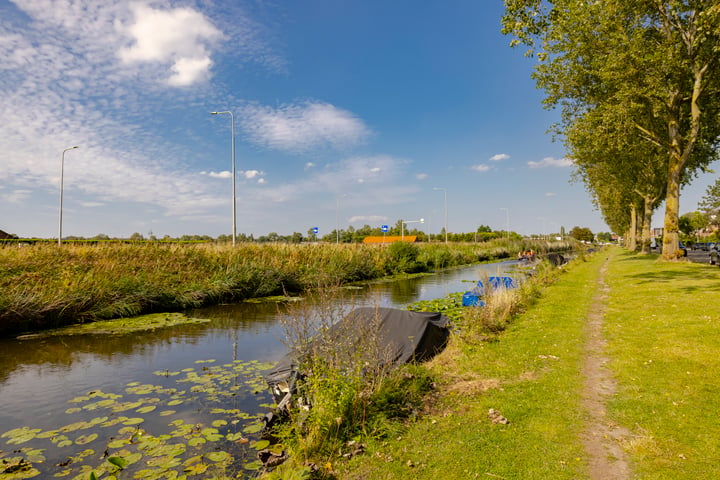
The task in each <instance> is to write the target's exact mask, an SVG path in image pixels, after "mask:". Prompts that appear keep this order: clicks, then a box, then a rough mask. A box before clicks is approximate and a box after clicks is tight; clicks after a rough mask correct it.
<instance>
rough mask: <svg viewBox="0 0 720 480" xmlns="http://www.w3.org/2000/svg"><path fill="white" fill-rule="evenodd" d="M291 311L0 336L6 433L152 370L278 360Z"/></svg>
mask: <svg viewBox="0 0 720 480" xmlns="http://www.w3.org/2000/svg"><path fill="white" fill-rule="evenodd" d="M515 264H516V262H502V263H498V264H490V265H485V266H478V265H475V266H472V267H466V268H460V269H455V270H450V271H446V272H442V273H439V274H436V275H432V276H425V277H418V278H413V279H405V280H400V281H394V282H387V283H377V284H372V285H369V286H365V287H362V288H357V289H351V290H345V291H344V292H343V293H342V294H338V295H337V296H336V297H335V298H334V300H333V302H335V304H334V305H332V306H331V307H330V308H331V310H332V311H336V312H340V311H347V310H349V309H350V308H353V307H355V306H375V305H378V306H391V307H399V308H401V307H404V306H405V305H407V304H409V303H412V302H415V301H418V300H431V299H434V298H439V297H443V296H445V295H447V294H449V293H452V292H462V291H465V290H468V289H469V288H470V287H471V286H472V283H474V282H476V281H477V280H478V279H480V278H481V277H482V276H483V275H487V274H497V273H501V272H504V271H507V270H509V269H511V268H513V267H514V265H515ZM314 301H315V300H313V299H307V300H305V305H304V306H301V307H300V308H301V309H302V308H314V306H313V302H314ZM288 311H289V310H288V306H286V305H282V304H280V305H278V304H274V303H241V304H232V305H218V306H213V307H207V308H202V309H197V310H192V311H189V312H187V314H188V315H189V316H193V317H199V318H207V319H210V322H208V323H200V324H187V325H179V326H175V327H170V328H165V329H157V330H153V331H144V332H138V333H129V334H123V335H82V336H66V337H50V338H44V339H34V340H24V341H18V340H13V339H4V340H0V404H1V405H3V408H2V410H0V425H1V426H2V428H0V430H2V431H6V430H9V429H11V428H15V427H20V426H24V425H35V424H36V423H37V422H40V423H43V425H38V428H52V427H53V425H52V424H53V421H55V422H58V421H60V422H62V419H60V420H57V418H55V417H57V414H58V413H62V412H64V411H65V410H66V409H67V407H68V405H67V402H68V400H70V399H72V398H73V397H75V396H77V395H80V394H84V393H87V392H88V391H91V390H95V389H102V390H103V391H106V392H116V393H122V392H123V390H124V388H125V385H126V384H128V383H130V382H146V383H155V382H157V381H158V379H157V376H156V375H153V372H155V371H158V370H170V371H173V370H181V369H183V368H189V367H194V366H195V363H194V362H195V361H196V360H202V359H216V360H217V362H219V363H226V362H232V361H233V360H245V361H247V360H259V361H261V362H266V361H275V360H277V359H279V358H280V357H281V356H282V354H283V353H284V352H285V350H286V347H285V345H284V344H283V339H284V337H285V332H284V331H283V328H282V325H281V319H282V318H283V316H286V315H289V313H288ZM293 315H297V313H293ZM246 408H249V407H246ZM258 408H259V407H258ZM0 433H1V432H0ZM0 449H1V448H0Z"/></svg>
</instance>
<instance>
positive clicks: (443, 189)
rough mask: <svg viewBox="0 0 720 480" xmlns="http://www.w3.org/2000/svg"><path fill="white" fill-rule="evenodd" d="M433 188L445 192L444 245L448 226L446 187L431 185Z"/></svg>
mask: <svg viewBox="0 0 720 480" xmlns="http://www.w3.org/2000/svg"><path fill="white" fill-rule="evenodd" d="M433 190H442V191H443V192H444V194H445V245H447V243H448V227H447V213H448V212H447V188H442V187H433Z"/></svg>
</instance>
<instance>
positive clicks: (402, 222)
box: [400, 218, 425, 242]
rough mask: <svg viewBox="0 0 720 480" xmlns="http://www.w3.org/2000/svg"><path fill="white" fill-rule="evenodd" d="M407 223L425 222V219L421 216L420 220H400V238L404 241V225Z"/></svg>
mask: <svg viewBox="0 0 720 480" xmlns="http://www.w3.org/2000/svg"><path fill="white" fill-rule="evenodd" d="M408 223H425V219H424V218H421V219H420V220H400V234H401V236H400V238H401V239H402V241H403V242H404V241H405V225H406V224H408Z"/></svg>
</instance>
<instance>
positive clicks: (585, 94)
mask: <svg viewBox="0 0 720 480" xmlns="http://www.w3.org/2000/svg"><path fill="white" fill-rule="evenodd" d="M505 5H506V13H505V16H504V17H503V32H504V33H507V34H512V35H514V36H515V38H514V39H513V40H512V42H511V44H512V45H517V44H520V43H524V44H526V45H527V46H528V47H529V49H530V50H529V52H528V53H529V54H530V55H536V56H537V58H538V60H539V64H538V66H537V67H536V70H535V73H534V77H535V78H536V80H537V82H538V86H539V87H541V88H543V89H544V90H545V91H546V93H547V98H546V100H545V103H546V104H547V105H548V106H551V107H554V106H557V105H560V106H561V107H562V113H563V124H562V125H561V127H560V128H559V131H560V133H564V131H565V129H566V128H567V127H568V126H569V125H572V123H573V122H574V121H575V119H576V118H578V117H582V116H583V115H584V114H585V112H587V111H588V109H591V108H593V107H596V106H598V105H603V106H604V107H606V108H607V112H608V113H609V112H612V113H613V114H614V116H615V117H616V118H626V119H627V122H629V123H630V124H632V125H633V131H634V132H635V133H636V134H637V135H639V136H640V137H641V138H643V139H644V140H645V141H647V142H650V143H651V144H653V145H655V146H657V147H658V148H660V149H661V150H662V151H663V153H664V154H665V156H666V157H667V169H666V170H665V175H666V178H665V183H666V188H665V203H666V209H665V219H664V231H665V235H664V237H663V256H664V257H665V258H673V257H675V251H676V250H678V240H679V238H678V211H679V198H680V186H681V183H682V181H683V178H684V177H690V176H692V174H693V173H694V172H695V171H697V170H699V169H704V168H705V167H706V166H707V165H708V164H709V163H710V162H711V161H712V160H713V159H714V158H716V155H717V152H716V151H715V149H714V148H713V146H714V145H715V143H716V141H717V139H718V135H719V134H720V122H718V121H717V119H718V113H719V112H720V95H718V85H719V84H720V62H719V61H718V58H719V55H718V54H719V53H720V48H719V45H720V8H718V5H717V2H713V1H702V0H654V1H649V0H644V1H633V2H628V1H625V0H603V1H594V2H578V1H576V0H505Z"/></svg>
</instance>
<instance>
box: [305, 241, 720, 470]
mask: <svg viewBox="0 0 720 480" xmlns="http://www.w3.org/2000/svg"><path fill="white" fill-rule="evenodd" d="M608 258H609V260H607V262H608V269H607V273H606V274H605V281H606V283H607V285H608V286H609V294H608V297H607V298H606V299H605V301H604V308H605V315H604V321H603V325H604V326H603V335H604V337H605V338H606V340H607V345H606V348H605V350H604V353H605V355H606V356H607V357H608V358H609V360H610V361H609V363H608V366H609V368H610V371H611V373H612V375H613V377H614V378H615V381H616V383H617V388H616V393H615V394H614V395H612V396H611V397H609V398H606V399H605V402H606V406H607V420H608V422H609V423H611V424H618V425H621V426H623V427H625V428H626V429H627V430H628V431H629V433H628V434H626V435H625V436H624V437H622V438H621V439H620V440H618V442H619V443H620V444H621V446H622V449H623V451H624V452H625V453H626V455H627V458H628V463H629V465H630V469H631V472H632V473H631V475H630V478H642V479H658V478H660V479H677V478H698V479H705V478H707V479H710V478H718V476H720V446H719V445H718V442H717V438H720V421H718V416H717V411H718V406H719V404H720V400H719V399H720V376H719V375H718V373H717V372H718V371H720V369H719V368H718V367H720V365H719V364H720V357H719V356H718V355H717V352H719V351H720V335H719V334H720V331H719V330H720V324H719V322H718V320H720V306H718V305H719V303H718V302H717V299H716V297H717V293H718V291H720V269H717V268H715V267H710V266H708V265H701V264H692V263H687V262H675V263H667V262H663V261H661V260H660V259H659V258H658V256H657V255H648V256H637V255H633V254H629V253H624V252H623V251H621V250H619V249H614V250H610V251H607V252H603V253H602V254H600V255H595V256H593V257H590V258H588V259H586V260H583V261H580V262H574V263H573V264H571V265H569V266H568V268H567V271H566V272H565V273H563V274H562V275H561V276H560V277H559V278H557V279H556V281H555V282H554V283H553V284H552V286H550V287H548V288H544V289H542V290H541V291H540V292H539V297H538V296H537V295H538V293H537V291H536V292H535V293H532V292H531V297H532V296H533V295H535V296H536V297H537V301H535V302H534V303H533V304H532V305H530V306H529V307H525V308H524V309H525V311H524V313H521V314H520V315H518V316H517V317H516V318H514V319H513V321H512V322H510V323H509V325H508V326H507V328H506V329H505V330H504V331H503V332H502V333H500V334H499V335H497V336H486V337H485V338H484V339H483V340H482V341H477V340H478V338H479V336H478V335H466V336H464V337H463V336H459V335H456V336H455V337H454V338H453V341H452V343H451V345H450V346H449V348H448V349H446V351H445V352H443V353H442V354H441V355H440V356H438V357H436V359H434V360H433V361H432V362H430V363H429V364H427V365H425V366H424V367H423V368H424V369H425V373H424V374H422V375H420V374H418V377H424V376H426V375H430V376H431V377H432V378H433V379H434V381H435V384H436V388H435V389H434V391H433V392H434V393H433V394H432V395H431V396H430V397H428V398H427V399H426V403H425V411H424V412H423V413H422V415H420V416H418V417H412V418H411V419H404V422H403V423H402V424H396V429H397V430H395V431H393V430H390V429H388V430H386V433H387V432H391V433H389V434H386V435H382V436H364V437H362V438H361V441H362V442H365V443H366V446H367V448H366V449H365V451H364V452H363V453H362V454H360V455H358V456H355V457H354V458H352V459H351V460H347V459H343V458H339V457H338V456H337V455H334V456H328V457H326V458H323V459H322V461H323V462H324V465H325V466H326V470H325V472H326V474H328V476H329V477H331V478H342V479H346V478H349V479H364V478H373V479H404V478H415V479H435V478H506V479H510V478H522V479H544V478H554V479H563V478H567V479H578V478H589V473H588V464H589V462H590V459H589V457H588V454H587V453H586V452H585V449H584V447H583V442H582V440H581V438H582V434H583V430H584V428H585V426H586V425H587V424H588V421H589V418H588V412H587V411H586V410H585V408H584V406H583V402H582V396H583V376H582V372H583V369H582V366H583V362H584V358H585V356H586V355H587V351H585V348H586V342H587V341H588V338H587V319H588V315H589V314H590V312H589V310H590V309H591V306H592V305H593V297H594V296H595V294H596V293H597V290H598V283H597V279H598V277H599V272H600V269H601V266H602V265H603V264H604V263H605V262H606V259H608ZM477 333H479V332H477ZM473 337H475V341H473V340H472V338H473ZM490 409H494V410H495V411H496V412H497V413H496V414H495V415H492V416H491V415H489V410H490ZM499 416H502V417H504V418H506V419H507V420H508V421H509V423H507V424H503V423H494V422H493V421H492V420H493V418H495V419H497V418H499ZM401 425H402V426H401ZM298 478H299V477H298Z"/></svg>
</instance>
